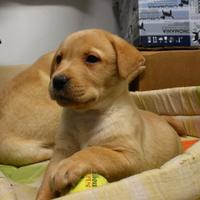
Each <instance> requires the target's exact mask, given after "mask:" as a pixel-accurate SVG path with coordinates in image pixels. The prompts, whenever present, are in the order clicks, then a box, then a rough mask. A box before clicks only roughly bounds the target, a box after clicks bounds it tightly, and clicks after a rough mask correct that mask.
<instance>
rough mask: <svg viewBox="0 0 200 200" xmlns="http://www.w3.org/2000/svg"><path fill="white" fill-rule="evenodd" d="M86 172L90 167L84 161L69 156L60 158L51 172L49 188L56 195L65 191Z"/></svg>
mask: <svg viewBox="0 0 200 200" xmlns="http://www.w3.org/2000/svg"><path fill="white" fill-rule="evenodd" d="M88 172H90V169H89V168H88V166H87V165H86V164H85V163H84V162H81V161H75V160H73V159H71V158H68V159H65V160H62V161H61V162H60V163H59V164H58V166H57V167H56V168H55V170H54V171H53V172H52V175H51V178H50V186H51V189H52V191H53V192H54V193H55V194H58V195H60V194H63V193H66V192H67V191H68V190H69V189H70V188H71V187H72V186H74V185H75V184H76V183H77V182H78V181H79V179H80V178H81V177H82V176H84V175H85V174H86V173H88Z"/></svg>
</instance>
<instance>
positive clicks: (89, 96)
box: [37, 29, 182, 200]
mask: <svg viewBox="0 0 200 200" xmlns="http://www.w3.org/2000/svg"><path fill="white" fill-rule="evenodd" d="M143 64H144V58H143V56H142V55H141V54H140V52H139V51H137V50H136V49H135V48H134V47H133V46H131V45H130V44H128V43H127V42H125V41H124V40H123V39H121V38H119V37H117V36H115V35H113V34H111V33H108V32H105V31H102V30H98V29H90V30H84V31H80V32H76V33H74V34H72V35H70V36H69V37H68V38H67V39H66V40H65V41H64V42H63V43H62V44H61V45H60V47H59V49H58V50H57V53H56V55H55V57H54V61H53V64H52V69H51V81H50V85H49V92H50V95H51V97H52V99H54V100H55V101H56V102H57V103H58V104H59V105H61V106H62V107H63V112H62V122H61V126H60V130H59V132H58V133H57V135H56V140H55V144H56V145H55V150H54V154H53V157H52V159H51V161H50V164H49V167H48V169H47V172H46V175H45V177H44V180H43V183H42V185H41V188H40V190H39V193H38V196H37V200H48V199H51V198H53V197H55V196H59V195H60V194H61V193H62V192H63V191H64V190H67V189H68V188H69V187H70V186H72V185H74V184H75V183H76V182H77V181H78V180H79V179H80V178H81V177H82V176H83V175H85V174H87V173H91V172H94V173H98V174H101V175H103V176H104V177H106V178H107V179H108V181H116V180H119V179H121V178H124V177H127V176H130V175H133V174H136V173H139V172H141V171H144V170H148V169H152V168H156V167H160V166H161V165H162V164H163V163H165V162H166V161H167V160H169V159H171V158H172V157H174V156H176V155H177V154H180V153H181V152H182V148H181V144H180V141H179V137H178V135H177V133H176V131H175V130H174V129H173V128H172V127H171V126H170V125H169V124H168V123H167V121H165V119H163V118H161V117H159V116H157V115H155V114H153V113H150V112H146V111H142V110H139V109H138V108H137V107H136V105H135V104H134V102H133V100H132V99H131V96H130V93H129V91H128V82H129V80H130V79H132V78H134V77H135V76H136V75H137V74H138V73H140V71H142V70H143V69H144V67H143Z"/></svg>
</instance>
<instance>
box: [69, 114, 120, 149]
mask: <svg viewBox="0 0 200 200" xmlns="http://www.w3.org/2000/svg"><path fill="white" fill-rule="evenodd" d="M119 124H120V123H119V121H118V120H115V119H114V118H113V117H112V116H95V115H91V116H87V115H86V116H75V117H73V118H71V119H68V126H67V129H68V131H69V133H70V134H72V136H73V138H74V139H75V140H76V142H78V143H79V145H80V147H81V148H84V147H85V146H87V145H89V144H93V143H98V142H100V141H103V140H105V139H106V138H108V137H110V136H111V135H112V134H113V132H114V131H115V130H116V129H119V128H120V127H119Z"/></svg>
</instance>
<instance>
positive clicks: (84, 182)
mask: <svg viewBox="0 0 200 200" xmlns="http://www.w3.org/2000/svg"><path fill="white" fill-rule="evenodd" d="M107 183H108V181H107V180H106V179H105V178H104V177H103V176H101V175H99V174H87V175H85V176H84V177H83V178H81V179H80V181H79V182H78V183H77V185H76V186H75V187H73V188H72V189H71V190H70V191H69V194H71V193H75V192H81V191H84V190H88V189H92V188H96V187H99V186H102V185H105V184H107Z"/></svg>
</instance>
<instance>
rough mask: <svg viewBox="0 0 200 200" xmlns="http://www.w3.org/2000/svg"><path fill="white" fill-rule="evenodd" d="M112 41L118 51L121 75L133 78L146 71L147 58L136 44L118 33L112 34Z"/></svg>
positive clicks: (118, 64)
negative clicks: (133, 44) (130, 42)
mask: <svg viewBox="0 0 200 200" xmlns="http://www.w3.org/2000/svg"><path fill="white" fill-rule="evenodd" d="M110 41H111V43H112V45H113V47H114V49H115V51H116V57H117V66H118V70H119V75H120V76H121V77H122V78H123V79H127V80H133V79H134V78H135V77H136V76H137V75H139V74H140V73H141V72H142V71H144V69H145V66H144V62H145V58H144V57H143V56H142V54H141V53H140V52H139V51H138V50H137V49H136V48H135V47H134V46H132V45H131V44H129V43H128V42H126V41H125V40H123V39H122V38H120V37H118V36H116V35H110Z"/></svg>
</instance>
